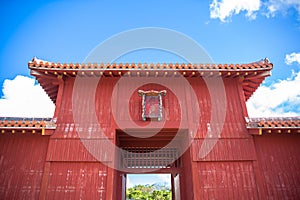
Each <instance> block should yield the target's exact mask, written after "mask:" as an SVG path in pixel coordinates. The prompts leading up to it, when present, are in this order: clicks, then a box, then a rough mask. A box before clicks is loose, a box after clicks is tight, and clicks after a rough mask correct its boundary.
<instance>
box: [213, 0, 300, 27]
mask: <svg viewBox="0 0 300 200" xmlns="http://www.w3.org/2000/svg"><path fill="white" fill-rule="evenodd" d="M209 7H210V17H211V18H213V19H220V20H221V21H222V22H227V21H228V19H230V17H231V16H232V15H237V14H239V13H240V12H242V11H245V12H246V17H248V18H249V19H255V18H256V14H257V13H258V12H261V14H262V15H265V16H267V17H274V16H275V14H276V13H278V12H280V13H285V12H286V11H287V10H288V9H295V10H296V11H297V12H298V15H299V16H300V1H299V0H268V1H261V0H213V2H212V3H211V4H210V5H209Z"/></svg>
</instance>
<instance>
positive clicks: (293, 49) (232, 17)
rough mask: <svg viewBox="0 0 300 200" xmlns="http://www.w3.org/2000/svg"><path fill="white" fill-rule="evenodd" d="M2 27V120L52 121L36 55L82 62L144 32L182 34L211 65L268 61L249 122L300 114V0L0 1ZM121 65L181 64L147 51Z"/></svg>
mask: <svg viewBox="0 0 300 200" xmlns="http://www.w3.org/2000/svg"><path fill="white" fill-rule="evenodd" d="M0 27H1V33H0V85H1V86H2V91H0V97H1V99H0V115H1V116H27V115H30V116H38V117H40V116H48V117H51V115H52V113H53V109H54V106H53V104H51V102H50V100H49V99H48V98H47V96H46V95H45V94H44V93H43V91H42V89H41V88H40V87H39V86H38V85H36V84H35V82H34V79H32V77H30V75H29V70H28V68H27V62H28V61H29V60H31V59H32V58H33V57H34V56H37V57H38V58H41V59H45V60H49V61H54V62H67V63H68V62H82V61H83V60H84V59H85V58H86V56H87V55H88V54H89V52H90V51H91V50H92V49H93V48H95V47H96V46H97V45H98V44H100V43H101V42H103V41H104V40H106V39H108V38H109V37H111V36H113V35H115V34H118V33H120V32H122V31H126V30H129V29H134V28H142V27H161V28H168V29H172V30H175V31H178V32H181V33H183V34H185V35H187V36H189V37H191V38H193V39H194V40H195V41H197V42H198V43H199V44H200V45H202V47H203V48H204V49H205V50H206V51H207V52H208V54H209V55H210V56H211V57H212V59H213V60H214V62H216V63H248V62H254V61H258V60H260V59H262V58H265V57H268V58H269V59H270V61H271V62H272V63H273V64H274V69H273V71H272V76H271V77H269V78H267V79H266V81H265V82H264V84H263V85H262V87H261V88H259V89H258V90H257V92H256V93H255V94H254V95H253V97H252V98H251V99H250V100H249V101H248V102H247V106H248V110H249V114H250V116H295V115H300V87H299V86H300V37H299V36H300V2H299V1H298V0H286V1H283V0H264V1H261V0H249V1H245V0H240V1H237V0H232V1H228V0H210V1H200V0H185V1H176V0H164V1H161V0H151V1H145V0H129V1H108V0H100V1H96V0H86V1H79V0H74V1H73V0H72V1H71V0H67V1H58V0H57V1H46V0H45V1H43V0H40V1H32V0H29V1H14V0H12V1H1V3H0ZM157 54H159V56H157ZM121 60H122V59H121ZM123 60H128V61H130V62H150V61H153V62H171V61H174V62H176V61H178V60H179V61H180V59H178V58H177V57H176V56H172V55H169V54H167V53H164V52H160V53H157V52H151V51H146V50H145V51H143V52H136V53H133V54H130V55H129V56H128V57H126V58H123ZM24 99H25V100H24Z"/></svg>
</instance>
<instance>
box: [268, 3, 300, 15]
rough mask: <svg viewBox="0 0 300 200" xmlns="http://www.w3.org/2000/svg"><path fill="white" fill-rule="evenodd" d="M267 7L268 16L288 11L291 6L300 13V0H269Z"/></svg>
mask: <svg viewBox="0 0 300 200" xmlns="http://www.w3.org/2000/svg"><path fill="white" fill-rule="evenodd" d="M265 5H266V7H267V13H266V16H267V17H270V16H271V17H274V16H275V14H276V12H286V10H288V9H289V8H294V9H296V11H297V12H298V15H300V1H299V0H269V1H267V2H266V3H265Z"/></svg>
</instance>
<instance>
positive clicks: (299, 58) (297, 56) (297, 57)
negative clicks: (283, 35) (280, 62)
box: [285, 52, 300, 65]
mask: <svg viewBox="0 0 300 200" xmlns="http://www.w3.org/2000/svg"><path fill="white" fill-rule="evenodd" d="M293 62H297V63H298V64H300V53H295V52H294V53H291V54H286V55H285V63H286V64H288V65H291V64H292V63H293Z"/></svg>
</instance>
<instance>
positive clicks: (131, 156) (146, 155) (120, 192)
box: [116, 129, 193, 200]
mask: <svg viewBox="0 0 300 200" xmlns="http://www.w3.org/2000/svg"><path fill="white" fill-rule="evenodd" d="M126 132H127V133H128V132H138V134H140V135H141V136H142V137H133V136H131V135H130V134H127V133H125V132H124V131H116V135H117V137H116V139H117V141H116V144H117V145H118V146H119V147H120V148H122V149H123V150H125V151H122V153H121V154H120V155H116V156H117V157H116V164H117V165H119V166H118V168H119V169H121V170H120V171H118V172H117V173H118V176H117V177H118V180H117V182H116V188H117V191H116V194H117V195H116V196H117V199H122V200H123V199H125V191H126V178H127V174H159V173H165V174H171V189H172V199H173V200H175V199H176V200H178V199H188V197H189V195H192V194H193V193H192V192H189V190H192V188H193V187H192V180H190V179H191V178H192V177H190V176H189V175H187V174H188V173H189V171H190V170H191V169H190V168H191V159H190V149H189V148H188V149H187V151H186V152H185V153H184V154H183V155H180V154H181V153H180V152H181V150H182V148H183V146H184V145H185V144H186V142H188V140H189V138H188V134H187V133H188V131H187V130H182V131H178V130H172V129H163V130H161V131H159V132H158V133H157V134H155V135H154V136H152V137H146V136H147V134H148V133H149V132H150V130H129V131H128V130H127V131H126ZM176 134H180V135H179V137H178V135H177V136H176V141H175V142H174V141H173V145H172V146H169V145H168V144H169V143H170V141H171V140H174V138H175V135H176ZM187 183H188V187H187Z"/></svg>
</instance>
